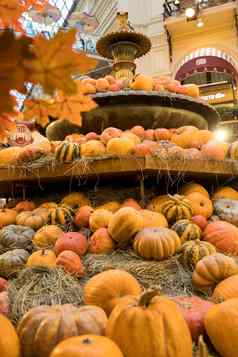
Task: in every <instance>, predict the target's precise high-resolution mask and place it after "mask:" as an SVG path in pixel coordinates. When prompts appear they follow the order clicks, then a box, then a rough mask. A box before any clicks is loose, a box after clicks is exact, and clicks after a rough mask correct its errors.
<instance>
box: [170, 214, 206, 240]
mask: <svg viewBox="0 0 238 357" xmlns="http://www.w3.org/2000/svg"><path fill="white" fill-rule="evenodd" d="M171 229H172V230H173V231H175V232H176V233H177V234H178V236H179V238H180V239H181V242H182V243H183V242H185V241H187V240H196V239H200V238H201V229H200V228H199V226H198V225H197V224H195V223H192V222H191V221H190V220H189V219H181V220H180V221H177V222H176V223H175V224H174V225H173V226H172V227H171Z"/></svg>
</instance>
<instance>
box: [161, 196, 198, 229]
mask: <svg viewBox="0 0 238 357" xmlns="http://www.w3.org/2000/svg"><path fill="white" fill-rule="evenodd" d="M161 213H162V214H163V215H164V216H165V218H166V219H167V221H168V222H169V223H175V222H177V221H179V220H181V219H190V218H192V216H193V213H194V212H193V208H192V206H191V204H190V203H189V201H188V199H187V198H186V197H185V196H180V195H174V196H171V195H168V198H167V200H166V201H165V202H164V203H163V204H162V205H161Z"/></svg>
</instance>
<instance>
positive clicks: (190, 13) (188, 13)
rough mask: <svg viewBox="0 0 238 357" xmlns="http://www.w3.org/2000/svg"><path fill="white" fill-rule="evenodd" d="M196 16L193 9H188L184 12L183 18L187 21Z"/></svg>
mask: <svg viewBox="0 0 238 357" xmlns="http://www.w3.org/2000/svg"><path fill="white" fill-rule="evenodd" d="M195 15H196V11H195V9H194V8H193V7H188V8H187V9H186V10H185V16H186V17H187V18H188V19H192V18H193V17H194V16H195Z"/></svg>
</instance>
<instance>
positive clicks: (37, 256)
mask: <svg viewBox="0 0 238 357" xmlns="http://www.w3.org/2000/svg"><path fill="white" fill-rule="evenodd" d="M26 265H27V266H28V267H47V268H53V267H55V265H56V255H55V253H54V252H53V250H50V249H42V250H38V251H36V252H34V253H32V254H31V255H30V256H29V258H28V259H27V263H26Z"/></svg>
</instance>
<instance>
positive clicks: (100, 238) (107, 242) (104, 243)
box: [89, 228, 115, 254]
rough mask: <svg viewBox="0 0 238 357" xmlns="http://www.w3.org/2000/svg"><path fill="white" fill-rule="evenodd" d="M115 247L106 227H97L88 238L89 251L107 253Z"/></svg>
mask: <svg viewBox="0 0 238 357" xmlns="http://www.w3.org/2000/svg"><path fill="white" fill-rule="evenodd" d="M114 248H115V243H114V241H113V240H112V238H111V237H110V235H109V233H108V230H107V229H106V228H99V229H97V230H96V231H95V232H94V233H93V235H92V236H91V237H90V239H89V253H93V254H108V253H111V252H112V251H113V250H114Z"/></svg>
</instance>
